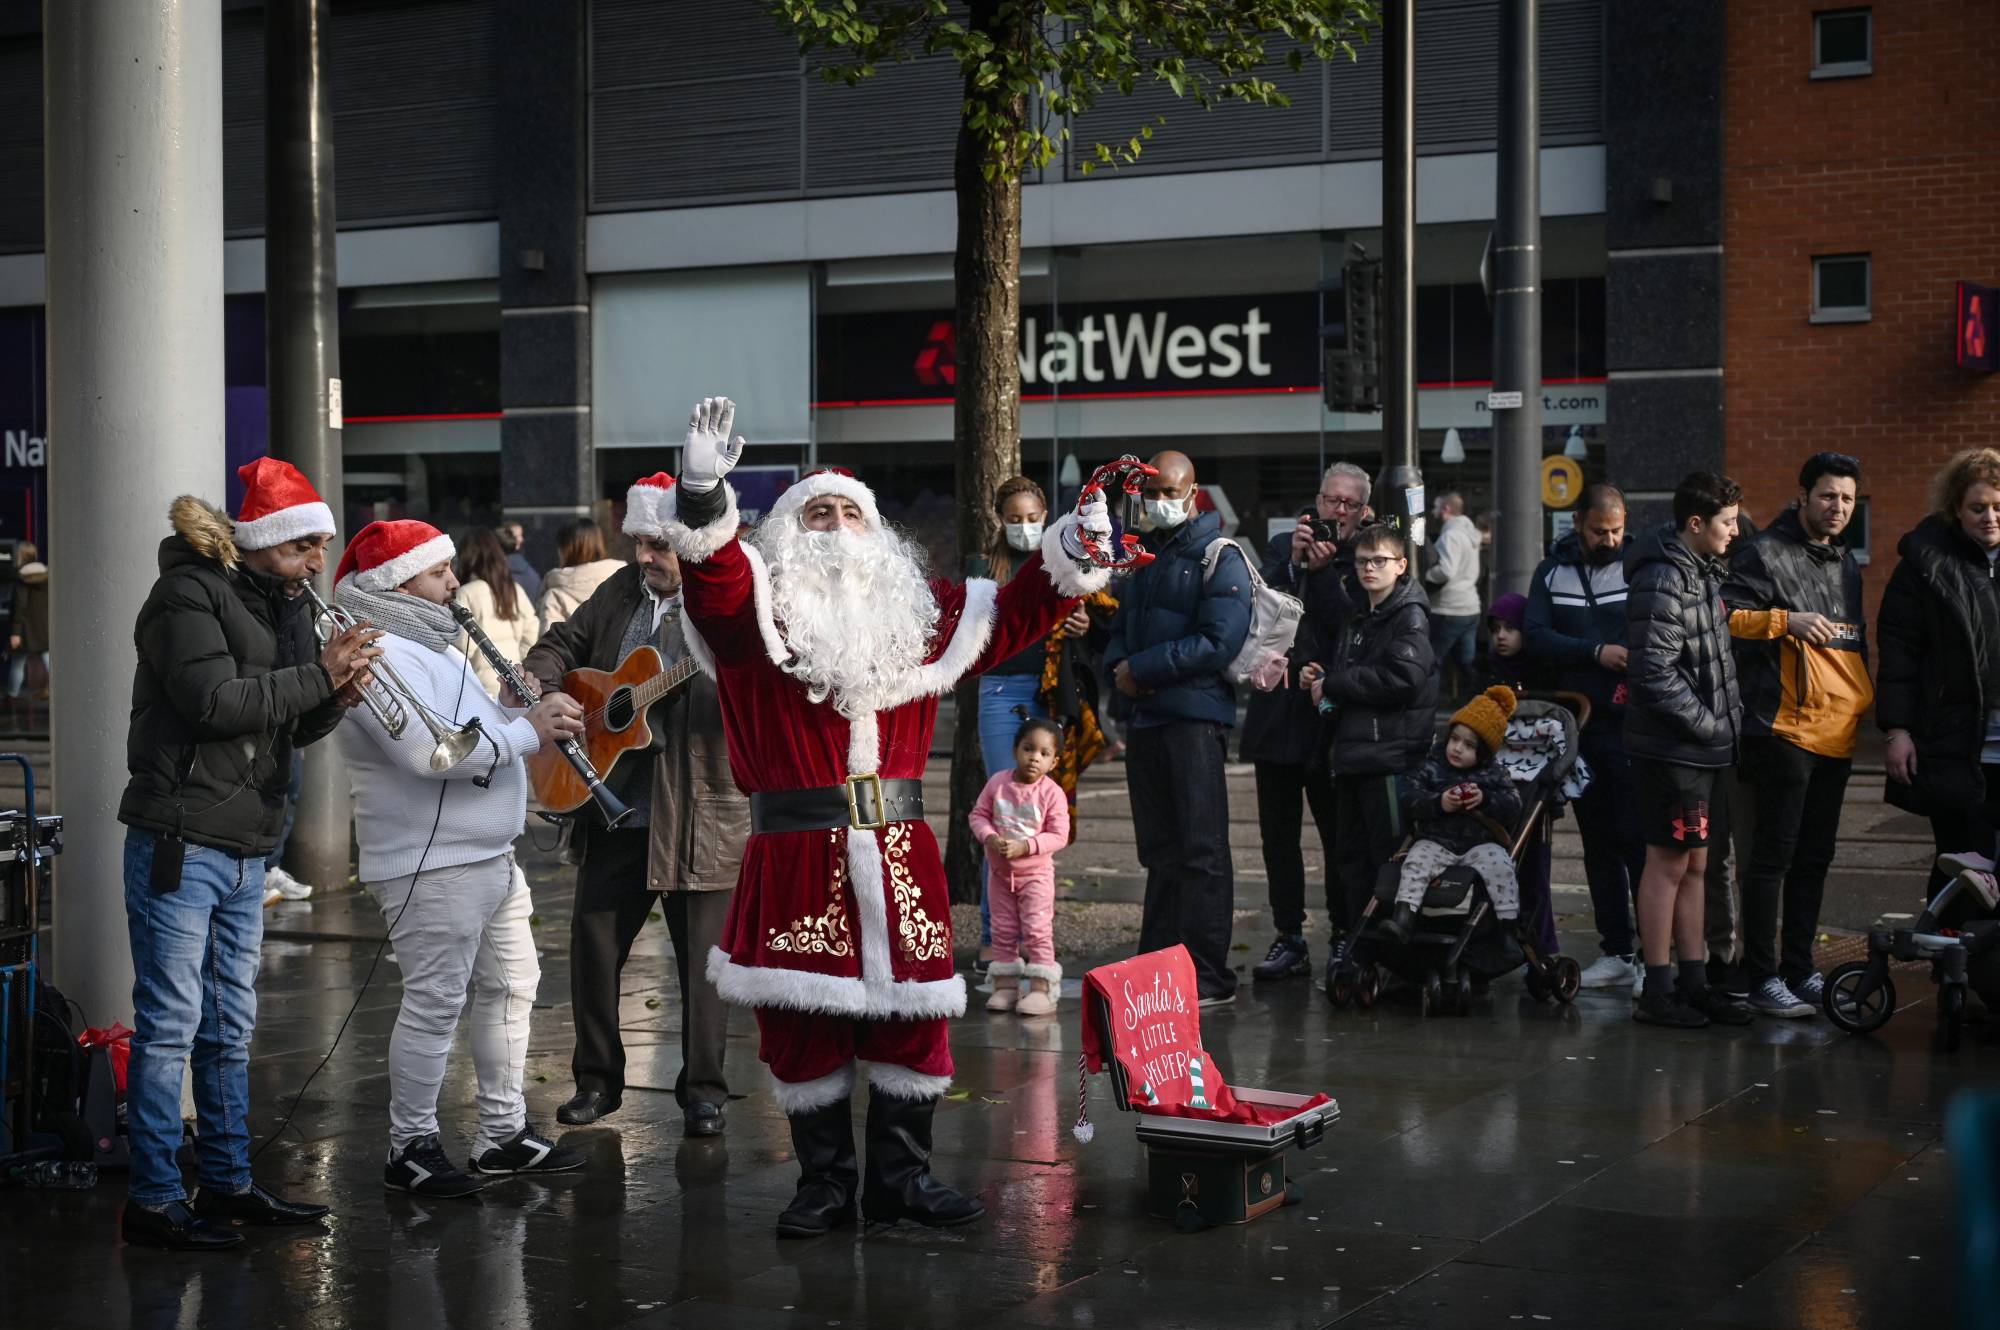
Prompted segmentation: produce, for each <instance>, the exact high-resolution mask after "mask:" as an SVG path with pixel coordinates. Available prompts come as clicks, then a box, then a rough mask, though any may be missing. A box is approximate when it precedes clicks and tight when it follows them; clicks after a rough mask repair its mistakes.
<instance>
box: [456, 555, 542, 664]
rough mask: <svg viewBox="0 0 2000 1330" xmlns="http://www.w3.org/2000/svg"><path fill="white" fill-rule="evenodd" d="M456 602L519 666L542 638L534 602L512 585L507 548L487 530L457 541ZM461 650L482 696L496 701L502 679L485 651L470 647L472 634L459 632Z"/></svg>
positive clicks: (517, 585)
mask: <svg viewBox="0 0 2000 1330" xmlns="http://www.w3.org/2000/svg"><path fill="white" fill-rule="evenodd" d="M457 571H458V583H459V586H458V602H459V604H461V605H463V606H465V607H466V608H467V609H469V610H471V611H472V617H473V618H474V619H476V620H478V622H479V626H480V628H482V629H484V630H485V632H486V635H487V636H488V637H490V638H492V639H493V644H494V645H495V646H497V647H499V648H500V652H501V654H502V655H504V656H506V657H507V659H509V660H511V661H515V662H516V663H518V662H519V661H521V660H522V659H523V658H524V657H526V656H527V654H528V648H529V647H531V646H533V645H534V644H535V643H536V642H537V641H539V640H541V636H542V621H541V620H540V619H539V618H537V617H536V616H535V606H534V602H532V601H530V600H529V599H528V593H527V592H525V591H523V590H521V587H520V584H519V583H517V582H515V580H514V574H513V572H512V571H510V570H509V569H508V567H507V549H506V547H505V546H504V545H502V544H501V543H500V537H499V536H497V535H495V534H494V532H493V529H492V528H491V527H478V528H475V529H474V530H472V531H471V532H468V533H467V534H466V535H465V536H463V537H461V538H460V540H459V542H458V570H457ZM458 647H459V650H461V651H463V652H464V653H465V655H466V658H467V659H469V660H470V661H471V662H472V668H473V670H474V671H475V672H476V673H477V674H478V676H479V683H480V686H481V687H483V688H484V689H485V690H486V695H487V696H488V697H491V698H495V699H498V698H499V696H500V675H499V673H498V671H496V670H495V669H494V668H493V663H492V662H491V661H489V660H487V659H486V653H485V652H483V651H480V650H479V649H477V648H476V647H474V646H473V645H472V635H471V634H470V633H461V634H460V635H459V639H458Z"/></svg>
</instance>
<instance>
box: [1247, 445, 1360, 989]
mask: <svg viewBox="0 0 2000 1330" xmlns="http://www.w3.org/2000/svg"><path fill="white" fill-rule="evenodd" d="M1369 489H1370V485H1369V483H1368V473H1367V472H1365V471H1363V470H1362V469H1361V468H1360V467H1358V466H1356V465H1354V463H1352V462H1335V463H1334V464H1333V465H1332V466H1331V467H1329V468H1327V472H1326V475H1324V476H1323V477H1321V478H1320V482H1319V493H1318V494H1316V495H1314V496H1313V503H1312V506H1311V507H1309V508H1307V509H1305V511H1303V512H1301V513H1300V514H1299V524H1298V526H1296V527H1294V528H1293V529H1292V530H1290V531H1284V532H1280V533H1279V534H1277V535H1276V536H1273V537H1272V538H1271V543H1270V548H1269V549H1268V550H1267V551H1266V552H1265V555H1264V580H1265V581H1266V582H1267V583H1269V584H1270V585H1272V586H1275V587H1282V588H1284V589H1285V590H1287V591H1289V592H1291V593H1292V594H1293V595H1295V596H1297V597H1298V598H1299V599H1300V600H1301V601H1302V602H1304V604H1305V611H1306V612H1305V615H1304V617H1303V618H1302V619H1301V620H1300V621H1299V631H1298V635H1297V637H1296V638H1295V639H1294V640H1293V642H1292V650H1291V661H1290V665H1291V677H1290V678H1288V679H1287V680H1286V686H1285V687H1283V688H1279V689H1276V690H1274V691H1272V692H1269V693H1263V692H1254V691H1253V692H1252V693H1251V694H1250V700H1249V704H1248V705H1247V707H1246V708H1245V709H1244V715H1243V741H1242V747H1241V750H1240V752H1241V757H1242V760H1243V761H1245V762H1248V763H1250V764H1251V766H1252V769H1253V770H1254V771H1255V772H1256V780H1257V826H1258V830H1259V831H1260V832H1261V833H1262V837H1263V843H1264V872H1265V874H1266V876H1267V877H1268V878H1269V881H1270V886H1269V890H1270V899H1271V918H1272V922H1273V923H1275V924H1276V925H1277V930H1278V936H1277V939H1276V940H1275V941H1273V942H1272V943H1271V946H1270V950H1268V951H1267V952H1265V953H1264V959H1263V960H1261V961H1259V962H1258V963H1257V966H1256V968H1255V969H1254V970H1252V971H1251V973H1252V974H1253V975H1255V976H1256V977H1257V978H1258V979H1285V978H1291V977H1294V976H1298V975H1309V974H1311V973H1312V952H1311V950H1310V948H1308V947H1307V945H1306V938H1305V922H1306V873H1305V861H1304V856H1303V855H1302V854H1301V853H1300V850H1299V832H1300V830H1301V826H1302V822H1303V819H1302V817H1301V809H1300V804H1301V801H1302V796H1303V803H1304V804H1305V806H1306V807H1307V808H1310V809H1311V810H1312V820H1313V826H1314V827H1315V829H1317V831H1318V832H1319V842H1320V852H1321V854H1322V855H1323V856H1324V859H1325V873H1326V908H1327V913H1328V914H1330V915H1332V916H1333V917H1334V918H1336V919H1338V918H1339V917H1340V913H1341V911H1340V907H1339V906H1338V905H1336V904H1335V903H1334V862H1335V860H1334V854H1335V847H1334V838H1333V826H1334V812H1333V773H1332V771H1330V770H1328V768H1327V752H1326V749H1327V739H1328V736H1327V734H1326V733H1325V731H1324V729H1323V727H1322V726H1321V725H1320V719H1319V713H1318V710H1317V709H1316V708H1315V707H1314V706H1313V701H1312V698H1311V697H1310V696H1309V695H1308V694H1307V692H1306V690H1305V689H1304V688H1302V687H1298V686H1296V685H1297V681H1298V671H1299V669H1300V667H1302V666H1303V665H1305V664H1306V663H1307V662H1308V661H1311V660H1313V659H1315V658H1317V657H1318V656H1319V653H1320V650H1321V648H1322V645H1323V644H1327V643H1331V642H1333V641H1334V640H1335V639H1336V638H1337V637H1338V636H1339V634H1340V630H1341V627H1342V625H1344V624H1345V623H1346V621H1347V615H1348V612H1349V611H1350V610H1351V609H1352V601H1351V600H1350V596H1351V595H1352V594H1354V590H1353V587H1352V579H1353V576H1354V551H1353V549H1352V547H1351V544H1350V542H1352V540H1353V539H1354V532H1355V529H1356V528H1357V527H1359V526H1360V525H1361V513H1362V510H1363V509H1365V508H1366V507H1367V506H1368V492H1369ZM1315 521H1317V522H1318V523H1322V524H1323V523H1332V525H1333V533H1332V534H1334V535H1335V536H1336V537H1337V538H1338V539H1337V540H1320V539H1318V538H1317V537H1318V536H1320V535H1323V534H1326V530H1325V527H1324V525H1321V526H1319V527H1318V529H1315V525H1314V524H1315Z"/></svg>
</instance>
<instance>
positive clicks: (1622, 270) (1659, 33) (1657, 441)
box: [1604, 0, 1725, 533]
mask: <svg viewBox="0 0 2000 1330" xmlns="http://www.w3.org/2000/svg"><path fill="white" fill-rule="evenodd" d="M1723 8H1724V7H1723V2H1722V0H1682V2H1681V3H1679V4H1674V5H1606V6H1605V7H1604V36H1605V41H1604V50H1605V59H1606V61H1607V64H1606V67H1605V87H1606V88H1607V89H1611V90H1613V91H1612V92H1611V94H1610V95H1609V96H1607V97H1606V99H1605V145H1604V242H1605V246H1606V249H1607V250H1608V253H1607V255H1606V272H1605V279H1604V343H1605V346H1604V352H1605V363H1606V367H1607V369H1608V371H1609V373H1610V379H1611V381H1610V383H1609V384H1608V385H1607V394H1606V395H1607V398H1608V409H1607V411H1606V416H1605V419H1606V424H1607V429H1606V433H1607V434H1608V435H1609V445H1608V451H1607V454H1606V456H1605V459H1604V461H1605V471H1606V475H1607V478H1608V479H1609V480H1610V481H1611V483H1612V484H1614V485H1617V486H1618V487H1619V488H1621V489H1623V490H1624V491H1625V498H1626V505H1627V508H1628V510H1629V516H1630V522H1629V526H1630V529H1631V530H1632V531H1634V532H1635V533H1637V532H1639V531H1641V530H1643V529H1644V528H1645V527H1647V526H1649V525H1651V524H1653V523H1655V522H1658V521H1661V520H1663V519H1665V518H1666V517H1667V516H1668V514H1669V511H1670V507H1671V499H1672V497H1673V491H1674V487H1675V486H1676V485H1677V484H1679V483H1680V478H1681V477H1682V476H1683V475H1686V474H1687V473H1688V472H1690V471H1720V470H1722V459H1723V423H1724V422H1723V410H1722V405H1723V396H1722V366H1723V305H1722V265H1723V254H1722V208H1723V197H1722V154H1723V142H1722V138H1723V136H1722V124H1723V120H1722V115H1723V108H1722V85H1723V66H1724V55H1725V52H1724V45H1723V33H1724V21H1723V18H1724V16H1723Z"/></svg>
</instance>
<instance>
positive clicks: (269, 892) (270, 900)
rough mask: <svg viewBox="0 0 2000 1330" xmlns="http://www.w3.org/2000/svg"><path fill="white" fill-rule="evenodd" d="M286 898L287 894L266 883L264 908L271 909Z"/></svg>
mask: <svg viewBox="0 0 2000 1330" xmlns="http://www.w3.org/2000/svg"><path fill="white" fill-rule="evenodd" d="M284 898H285V893H284V892H282V891H279V890H278V889H277V888H276V887H274V886H271V885H270V884H268V883H266V884H265V887H264V908H265V909H267V910H268V909H270V908H271V907H272V906H273V905H276V904H277V903H278V902H279V901H281V900H283V899H284Z"/></svg>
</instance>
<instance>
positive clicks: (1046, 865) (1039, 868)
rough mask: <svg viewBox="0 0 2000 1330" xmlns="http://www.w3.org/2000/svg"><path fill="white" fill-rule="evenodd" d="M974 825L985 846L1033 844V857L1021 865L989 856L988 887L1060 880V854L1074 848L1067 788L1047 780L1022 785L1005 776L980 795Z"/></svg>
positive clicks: (1030, 854) (1025, 857)
mask: <svg viewBox="0 0 2000 1330" xmlns="http://www.w3.org/2000/svg"><path fill="white" fill-rule="evenodd" d="M969 821H970V822H971V824H972V834H973V835H974V836H975V837H977V838H978V840H979V843H980V844H981V845H984V844H985V843H986V838H987V837H988V836H996V835H997V836H1003V837H1005V838H1006V839H1008V840H1024V841H1026V842H1028V853H1026V854H1024V855H1022V856H1021V857H1020V858H1019V859H1009V858H1006V857H1005V856H1003V855H998V854H995V853H994V852H993V851H991V850H988V851H987V852H986V863H987V870H988V871H987V881H988V882H989V884H999V883H1009V884H1011V883H1013V882H1016V881H1023V882H1032V881H1034V880H1036V879H1037V878H1040V879H1044V880H1047V881H1054V880H1055V875H1056V851H1057V850H1060V849H1061V848H1062V847H1063V846H1065V845H1067V844H1069V801H1068V800H1067V799H1065V798H1064V797H1063V792H1062V786H1060V785H1058V784H1056V783H1055V782H1054V781H1052V780H1050V779H1049V778H1048V777H1047V776H1044V777H1042V778H1041V779H1040V780H1038V781H1036V782H1035V783H1034V784H1033V785H1023V784H1021V783H1020V782H1018V781H1016V780H1015V779H1014V773H1013V772H1011V771H1003V772H1001V773H1000V774H999V775H997V776H995V777H994V778H993V779H992V780H989V781H987V782H986V788H985V789H983V790H981V791H980V792H979V802H977V803H975V804H974V805H972V816H971V818H970V819H969Z"/></svg>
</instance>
